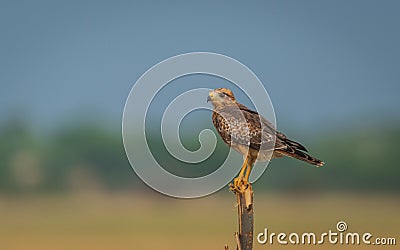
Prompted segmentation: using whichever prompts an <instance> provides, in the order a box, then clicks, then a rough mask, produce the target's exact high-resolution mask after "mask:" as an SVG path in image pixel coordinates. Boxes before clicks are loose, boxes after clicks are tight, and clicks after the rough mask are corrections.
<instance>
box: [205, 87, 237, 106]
mask: <svg viewBox="0 0 400 250" xmlns="http://www.w3.org/2000/svg"><path fill="white" fill-rule="evenodd" d="M209 101H211V103H212V104H213V105H214V107H215V108H218V107H224V106H227V105H236V99H235V96H234V95H233V93H232V91H231V90H230V89H227V88H219V89H214V90H211V91H210V93H209V94H208V97H207V102H209Z"/></svg>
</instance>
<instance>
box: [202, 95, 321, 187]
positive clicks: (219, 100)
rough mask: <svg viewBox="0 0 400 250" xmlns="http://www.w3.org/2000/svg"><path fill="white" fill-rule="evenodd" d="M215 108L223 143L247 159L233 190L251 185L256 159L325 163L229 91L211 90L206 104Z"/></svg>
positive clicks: (215, 124) (215, 121) (217, 127)
mask: <svg viewBox="0 0 400 250" xmlns="http://www.w3.org/2000/svg"><path fill="white" fill-rule="evenodd" d="M208 101H211V103H212V105H213V106H214V109H213V113H212V122H213V124H214V126H215V128H216V130H217V131H218V133H219V135H220V136H221V138H222V139H223V141H224V142H225V143H226V144H228V145H229V146H230V147H232V148H233V149H235V150H236V151H238V152H239V153H241V154H242V155H243V156H244V163H243V166H242V168H241V170H240V173H239V175H238V177H237V178H235V179H234V182H233V189H234V190H236V191H240V190H241V188H240V187H241V186H242V185H247V184H248V178H249V176H250V172H251V169H252V166H253V164H254V163H255V161H256V160H258V161H267V160H269V159H271V158H277V157H283V156H289V157H292V158H296V159H298V160H301V161H305V162H307V163H310V164H312V165H315V166H318V167H320V166H322V165H324V162H323V161H321V160H318V159H316V158H314V157H312V156H311V155H309V154H307V153H306V152H307V149H306V148H305V147H304V146H303V145H301V144H300V143H298V142H295V141H292V140H290V139H288V138H287V137H286V136H285V135H284V134H283V133H281V132H278V131H276V130H275V128H274V126H273V125H272V124H271V123H270V122H269V121H267V119H265V118H264V117H262V116H261V115H259V114H258V113H257V112H256V111H253V110H251V109H249V108H247V107H246V106H244V105H243V104H241V103H239V102H237V101H236V99H235V96H234V95H233V93H232V91H231V90H229V89H227V88H218V89H215V90H211V91H210V92H209V95H208V97H207V102H208Z"/></svg>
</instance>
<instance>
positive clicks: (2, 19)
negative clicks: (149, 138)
mask: <svg viewBox="0 0 400 250" xmlns="http://www.w3.org/2000/svg"><path fill="white" fill-rule="evenodd" d="M399 10H400V2H398V1H255V2H251V3H248V2H244V1H238V2H235V3H233V2H232V1H225V2H215V1H197V2H192V3H188V2H186V1H181V2H178V1H165V2H159V3H153V4H151V3H147V2H136V1H113V2H112V1H109V2H106V1H1V3H0V30H1V39H0V55H1V56H0V69H1V74H0V84H1V85H0V86H1V91H0V122H3V121H6V120H7V119H9V118H10V117H12V116H18V115H20V116H23V117H25V119H26V120H27V121H28V122H30V123H31V124H32V125H33V126H35V127H39V128H56V127H58V126H62V125H63V124H68V123H71V124H72V123H73V121H76V119H82V120H85V119H88V120H90V119H92V118H93V119H97V118H100V119H102V120H105V121H106V122H107V123H108V124H109V125H110V126H113V127H115V128H119V127H120V124H121V116H122V111H123V107H124V103H125V99H126V97H127V96H128V93H129V91H130V89H131V87H132V86H133V84H134V83H135V81H136V80H137V79H138V78H139V77H140V75H141V74H143V73H144V72H145V71H146V70H147V69H148V68H150V67H151V66H153V65H154V64H156V63H158V62H159V61H161V60H164V59H166V58H168V57H171V56H174V55H177V54H181V53H186V52H195V51H210V52H216V53H221V54H225V55H228V56H230V57H233V58H235V59H237V60H239V61H241V62H242V63H244V64H245V65H247V66H248V67H249V68H251V69H252V70H253V71H254V72H255V73H256V74H257V76H258V77H259V78H260V79H261V80H262V82H263V83H264V85H265V87H266V88H267V90H268V92H269V95H270V97H271V100H272V102H273V104H274V107H275V111H276V116H277V121H278V127H292V126H293V125H296V126H298V127H300V130H302V129H306V128H316V127H321V126H332V124H333V125H335V124H337V125H341V126H343V125H345V124H347V123H348V122H349V121H350V122H354V120H357V119H365V121H367V122H370V121H373V120H374V119H380V118H382V117H384V118H388V119H389V120H390V119H392V118H393V119H397V118H398V110H399V109H400V101H399V99H400V98H399V97H398V96H399V92H400V81H399V79H400V49H399V44H400V32H399V24H400V15H399V14H398V13H399ZM77 117H78V118H77Z"/></svg>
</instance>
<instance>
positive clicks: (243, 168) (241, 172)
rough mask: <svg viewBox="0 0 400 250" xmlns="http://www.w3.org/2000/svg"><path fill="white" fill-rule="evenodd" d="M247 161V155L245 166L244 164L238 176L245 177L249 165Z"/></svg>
mask: <svg viewBox="0 0 400 250" xmlns="http://www.w3.org/2000/svg"><path fill="white" fill-rule="evenodd" d="M247 162H248V157H246V159H244V162H243V166H242V169H240V173H239V176H238V178H243V175H244V171H245V170H246V167H247Z"/></svg>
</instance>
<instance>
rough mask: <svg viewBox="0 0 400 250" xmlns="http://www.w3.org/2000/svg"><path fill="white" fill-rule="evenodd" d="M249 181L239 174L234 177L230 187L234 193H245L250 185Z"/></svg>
mask: <svg viewBox="0 0 400 250" xmlns="http://www.w3.org/2000/svg"><path fill="white" fill-rule="evenodd" d="M249 184H250V183H249V181H248V180H246V179H244V178H243V177H241V176H239V177H237V178H235V179H233V183H231V184H230V185H229V188H230V190H231V191H233V192H234V193H236V192H238V193H243V192H244V191H245V190H246V189H247V188H248V187H249Z"/></svg>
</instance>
